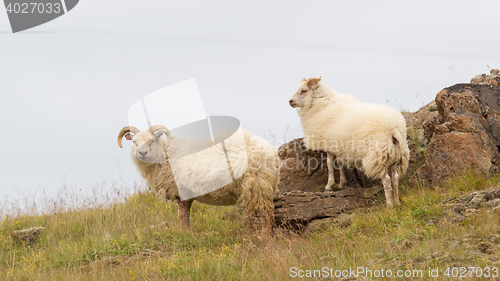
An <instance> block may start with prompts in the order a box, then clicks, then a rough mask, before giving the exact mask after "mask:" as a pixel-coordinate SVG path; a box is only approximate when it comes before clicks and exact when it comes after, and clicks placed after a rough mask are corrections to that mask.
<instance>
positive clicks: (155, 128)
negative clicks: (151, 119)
mask: <svg viewBox="0 0 500 281" xmlns="http://www.w3.org/2000/svg"><path fill="white" fill-rule="evenodd" d="M159 130H165V135H166V136H167V143H166V145H165V146H167V147H168V146H169V145H170V142H171V141H172V135H171V134H170V131H169V130H168V128H167V127H165V126H163V125H154V126H151V128H149V132H150V133H151V134H152V135H154V133H155V132H156V131H159Z"/></svg>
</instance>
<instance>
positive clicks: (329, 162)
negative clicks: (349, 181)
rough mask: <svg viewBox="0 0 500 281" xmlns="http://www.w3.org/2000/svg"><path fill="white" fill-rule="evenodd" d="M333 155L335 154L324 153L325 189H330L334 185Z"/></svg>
mask: <svg viewBox="0 0 500 281" xmlns="http://www.w3.org/2000/svg"><path fill="white" fill-rule="evenodd" d="M333 157H335V155H333V154H331V153H326V164H327V166H328V183H327V184H326V186H325V190H332V187H333V186H334V185H335V175H334V174H333Z"/></svg>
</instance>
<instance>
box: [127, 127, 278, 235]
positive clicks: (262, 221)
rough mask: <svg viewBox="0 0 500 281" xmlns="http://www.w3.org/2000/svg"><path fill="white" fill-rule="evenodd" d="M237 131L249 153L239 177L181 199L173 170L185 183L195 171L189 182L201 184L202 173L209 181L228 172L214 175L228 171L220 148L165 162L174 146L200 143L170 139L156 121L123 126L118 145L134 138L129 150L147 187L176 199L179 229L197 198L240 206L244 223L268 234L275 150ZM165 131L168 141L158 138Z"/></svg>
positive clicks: (184, 226) (234, 146) (229, 143)
mask: <svg viewBox="0 0 500 281" xmlns="http://www.w3.org/2000/svg"><path fill="white" fill-rule="evenodd" d="M241 130H242V133H243V139H244V144H245V146H244V147H245V149H246V154H247V156H248V157H247V158H245V159H248V168H247V169H246V170H245V171H242V176H241V177H239V178H237V179H236V180H235V181H234V182H232V181H231V179H229V181H231V183H230V184H227V185H226V186H224V187H222V188H219V189H216V190H214V191H212V192H210V193H207V194H204V195H201V196H198V197H195V198H192V199H189V200H185V201H182V200H181V198H180V196H179V191H178V189H177V186H176V180H179V179H178V178H176V179H174V175H173V171H175V173H176V177H177V176H178V175H181V177H182V178H181V180H182V181H183V182H184V183H186V182H188V183H189V182H193V181H194V180H193V177H191V175H192V173H196V174H197V175H198V177H197V178H198V179H197V181H196V182H193V184H200V178H201V180H203V179H204V177H205V179H206V180H207V181H209V180H212V179H213V177H214V175H215V176H219V177H220V176H221V175H224V174H225V175H227V174H228V173H227V172H226V173H223V172H219V173H218V171H222V170H223V169H225V170H226V171H227V169H228V165H227V162H226V160H225V159H226V158H225V156H224V155H225V154H224V150H223V149H222V148H221V147H220V146H214V147H212V149H205V150H202V151H200V152H198V153H195V154H190V155H187V156H184V157H181V158H178V159H176V161H173V162H172V163H173V164H171V163H170V162H169V161H168V159H167V161H164V160H165V158H168V156H167V155H175V153H176V151H177V150H185V149H193V146H197V145H198V144H197V142H196V139H192V138H176V137H175V136H173V137H172V136H171V134H170V131H169V130H168V129H167V128H166V127H165V126H163V125H155V126H152V127H151V128H149V129H148V130H144V131H140V130H139V129H137V128H136V127H132V126H127V127H124V128H123V129H122V130H121V131H120V133H119V134H118V145H119V146H120V147H122V138H123V137H125V138H126V139H127V140H132V141H133V146H132V151H131V157H132V161H133V163H134V164H135V166H136V168H137V170H138V171H139V173H140V174H141V176H142V178H144V180H145V181H146V183H147V185H148V186H149V188H150V189H151V190H153V191H155V192H157V193H158V194H160V195H161V196H162V197H163V198H164V199H166V200H172V201H173V200H175V201H177V203H178V207H179V209H178V210H179V212H178V215H179V220H180V224H181V228H182V229H185V230H188V229H189V227H190V223H189V214H190V209H191V204H192V203H193V201H195V200H196V201H198V202H200V203H205V204H209V205H220V206H227V205H235V204H239V206H240V208H241V209H243V211H244V212H245V214H246V215H245V219H246V221H247V225H249V226H251V227H252V226H253V227H255V228H258V227H262V230H264V231H268V232H269V231H270V230H271V227H272V222H273V218H274V215H273V211H274V206H273V199H274V195H275V193H276V191H277V190H276V189H277V184H278V167H279V158H278V155H277V152H276V149H275V148H274V147H273V146H272V145H271V144H270V143H269V142H267V141H266V140H264V139H262V138H259V137H256V136H254V135H252V134H251V133H249V132H248V131H247V130H245V129H241ZM163 134H165V135H166V137H167V139H166V140H165V138H161V136H162V135H163ZM224 142H225V146H226V147H227V148H228V149H233V150H237V149H238V145H239V144H238V143H237V142H235V141H231V138H229V139H227V140H225V141H224ZM239 146H240V147H242V146H241V145H239ZM219 148H220V149H219ZM195 149H196V148H195ZM229 157H230V158H231V156H229ZM220 159H224V163H221V160H220ZM162 160H163V161H162ZM158 162H162V163H158ZM232 164H233V167H232V169H233V170H237V169H238V167H235V166H234V164H235V163H232ZM236 164H237V161H236ZM171 165H172V166H171ZM241 166H243V165H241ZM214 169H215V171H214ZM210 177H211V179H210ZM229 181H226V182H229ZM201 184H203V182H201Z"/></svg>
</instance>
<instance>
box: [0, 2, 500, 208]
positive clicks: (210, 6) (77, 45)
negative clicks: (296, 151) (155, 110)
mask: <svg viewBox="0 0 500 281" xmlns="http://www.w3.org/2000/svg"><path fill="white" fill-rule="evenodd" d="M499 14H500V2H499V1H493V0H491V1H474V2H472V1H419V2H418V3H411V4H409V3H408V2H403V1H376V2H368V1H365V2H363V1H349V2H347V1H346V2H338V1H286V2H285V1H279V2H269V1H248V2H244V3H242V2H241V1H176V2H173V1H140V2H139V1H117V0H110V1H97V0H83V1H80V3H79V4H78V5H77V6H76V7H75V8H74V9H73V10H71V11H70V12H69V13H68V14H66V15H64V16H62V17H60V18H58V19H55V20H53V21H51V22H49V23H46V24H44V25H41V26H38V27H35V28H33V29H30V30H28V31H25V32H21V33H18V34H12V33H11V30H10V25H9V22H8V17H7V13H6V12H2V11H0V120H1V125H2V129H3V130H2V132H3V134H2V137H1V138H0V145H1V147H2V148H3V153H2V154H1V157H0V178H1V181H0V198H7V199H15V198H20V197H22V196H26V195H30V194H34V192H35V191H37V190H41V189H44V188H45V190H49V191H55V190H57V189H59V188H60V186H61V184H62V183H66V184H71V185H73V186H76V187H77V188H79V189H82V190H85V189H89V188H91V187H92V186H93V185H94V184H96V183H99V182H102V181H103V180H106V181H107V182H110V181H113V180H117V179H118V178H119V177H120V175H121V177H122V178H123V179H124V180H125V181H132V180H135V179H138V178H139V175H138V174H137V172H136V171H135V168H134V167H133V166H132V163H131V161H130V157H129V150H130V145H129V144H126V145H125V148H124V149H120V148H119V147H118V145H117V143H116V136H117V134H118V132H119V130H120V129H121V128H122V127H123V126H125V125H127V111H128V109H129V107H130V106H131V105H132V104H133V103H134V102H135V101H137V100H138V99H139V98H141V97H143V96H145V95H147V94H149V93H152V92H154V91H155V90H158V89H160V88H163V87H165V86H168V85H171V84H175V83H177V82H181V81H184V80H187V79H190V78H195V79H196V81H197V84H198V88H199V90H200V94H201V96H202V99H203V103H204V105H205V110H206V112H207V114H209V115H229V116H234V117H236V118H238V119H239V120H240V121H241V122H242V125H243V126H244V127H246V128H247V129H248V130H250V131H251V132H253V133H254V134H256V135H259V136H262V135H263V134H269V132H272V133H273V134H275V135H276V136H277V138H279V139H280V140H281V139H282V138H283V134H284V131H285V128H286V126H287V124H288V125H289V126H290V127H291V129H292V131H293V132H294V133H295V134H296V135H297V134H298V130H299V129H298V128H299V127H300V124H299V118H298V117H297V114H296V112H295V110H294V109H292V108H290V107H289V105H288V99H289V98H290V97H291V96H292V94H293V92H294V90H295V88H296V87H297V85H298V83H299V82H300V80H301V79H302V78H303V77H306V78H308V77H311V76H320V75H322V76H323V81H325V82H326V83H327V84H328V85H330V86H331V87H332V88H333V89H335V90H337V91H339V92H345V93H351V94H354V95H355V96H356V97H357V98H358V99H360V100H363V101H369V102H376V103H382V104H387V105H389V106H391V107H394V108H396V109H406V110H411V111H414V110H417V109H418V108H419V107H420V106H422V105H423V104H425V103H427V102H429V101H430V100H432V99H433V98H434V96H435V94H436V93H437V92H438V91H439V90H441V89H442V88H444V87H447V86H450V85H453V84H456V83H460V82H468V81H469V80H470V79H471V78H472V77H474V76H475V75H477V74H480V73H488V72H489V70H488V67H487V65H488V66H490V67H492V68H499V67H500V52H499V51H498V50H499V47H498V46H500V39H499V36H498V35H497V30H498V26H500V24H499V23H500V19H499V17H498V15H499ZM387 101H389V102H387ZM297 136H298V135H297ZM0 201H1V199H0Z"/></svg>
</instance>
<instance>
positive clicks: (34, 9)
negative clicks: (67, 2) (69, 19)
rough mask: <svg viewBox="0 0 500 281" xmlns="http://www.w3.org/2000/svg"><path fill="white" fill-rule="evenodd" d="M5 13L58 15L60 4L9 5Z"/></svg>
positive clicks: (60, 8) (60, 9)
mask: <svg viewBox="0 0 500 281" xmlns="http://www.w3.org/2000/svg"><path fill="white" fill-rule="evenodd" d="M6 10H7V13H9V14H10V13H14V14H59V13H61V12H62V6H61V3H9V4H8V5H7V7H6Z"/></svg>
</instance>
